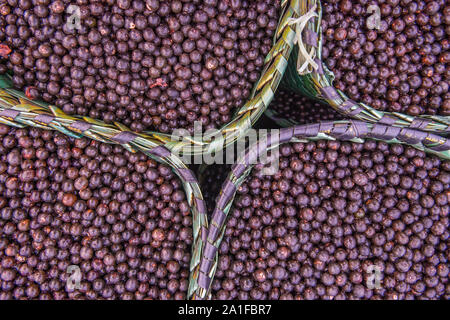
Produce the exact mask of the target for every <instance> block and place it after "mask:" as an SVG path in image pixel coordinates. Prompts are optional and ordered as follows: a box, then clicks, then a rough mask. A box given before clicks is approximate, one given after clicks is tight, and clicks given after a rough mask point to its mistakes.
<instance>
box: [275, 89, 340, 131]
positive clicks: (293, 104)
mask: <svg viewBox="0 0 450 320" xmlns="http://www.w3.org/2000/svg"><path fill="white" fill-rule="evenodd" d="M269 108H270V109H272V110H273V111H275V112H276V113H277V116H279V117H281V118H284V119H289V120H292V121H295V123H296V124H310V123H316V122H319V121H326V120H341V119H343V116H342V115H340V114H339V113H337V112H336V111H334V109H333V108H331V107H330V106H327V105H325V104H323V103H320V102H317V101H315V100H313V99H310V98H307V97H305V96H303V95H302V94H300V93H296V92H292V91H289V90H285V89H279V90H278V91H277V94H276V95H275V98H274V99H273V101H272V102H271V104H270V105H269Z"/></svg>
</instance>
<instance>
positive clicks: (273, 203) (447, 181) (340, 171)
mask: <svg viewBox="0 0 450 320" xmlns="http://www.w3.org/2000/svg"><path fill="white" fill-rule="evenodd" d="M280 153H281V157H280V160H279V165H280V169H279V172H278V173H276V174H275V175H273V176H263V175H262V174H261V173H260V172H259V171H258V170H254V171H253V172H252V173H251V175H250V176H249V177H248V178H247V180H246V182H245V183H243V184H242V185H241V186H240V188H239V189H238V196H237V197H236V200H235V203H234V207H233V208H232V209H231V211H230V214H229V220H228V222H227V228H226V232H225V237H224V240H223V242H222V244H221V245H220V250H219V264H218V268H217V273H216V276H215V279H214V281H213V285H212V295H213V298H214V299H240V300H246V299H256V300H262V299H449V298H450V294H449V289H450V287H449V285H450V284H449V282H448V280H449V264H448V252H449V247H448V244H449V199H448V190H449V185H450V162H449V161H448V160H445V161H444V160H440V159H439V158H436V157H434V156H428V155H425V154H424V153H423V152H421V151H418V150H416V149H414V148H412V147H407V146H403V145H400V144H393V145H389V144H386V143H384V142H375V141H367V142H365V143H364V144H357V143H350V142H338V141H328V142H327V141H317V142H310V143H294V144H287V145H283V146H281V147H280Z"/></svg>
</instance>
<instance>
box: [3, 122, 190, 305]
mask: <svg viewBox="0 0 450 320" xmlns="http://www.w3.org/2000/svg"><path fill="white" fill-rule="evenodd" d="M191 245H192V219H191V216H190V210H189V205H188V203H187V201H186V197H185V194H184V191H183V187H182V184H181V182H180V180H178V179H177V178H176V176H175V175H174V173H172V171H171V169H170V168H168V167H166V166H164V165H160V164H157V163H156V162H155V161H154V160H150V159H149V158H148V157H146V156H145V155H143V154H138V153H130V152H128V151H124V150H123V148H121V147H119V146H112V145H109V144H102V143H98V142H96V141H89V140H88V139H85V138H82V139H76V140H75V139H72V138H68V137H65V136H62V135H61V134H59V133H55V132H51V131H44V130H40V129H11V128H9V127H6V126H4V125H0V285H1V289H0V299H22V298H26V299H67V298H70V299H147V298H150V299H184V298H186V292H187V287H188V277H189V263H190V248H191ZM71 265H74V266H76V267H78V268H79V271H80V274H81V282H80V283H79V284H80V287H79V288H78V289H76V288H75V289H74V288H70V287H69V286H68V280H70V279H69V277H70V274H69V273H68V270H69V269H68V268H69V266H71Z"/></svg>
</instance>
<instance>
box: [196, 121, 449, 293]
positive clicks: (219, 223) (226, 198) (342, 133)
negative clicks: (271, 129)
mask: <svg viewBox="0 0 450 320" xmlns="http://www.w3.org/2000/svg"><path fill="white" fill-rule="evenodd" d="M322 139H325V140H345V141H352V142H357V143H363V142H364V140H365V139H375V140H381V141H385V142H387V143H400V144H406V145H410V146H413V147H415V148H417V149H419V150H422V151H425V152H428V153H432V154H435V155H437V156H439V157H441V158H443V159H450V140H448V139H446V138H443V137H441V136H438V135H436V134H433V133H428V132H423V131H418V130H413V129H409V128H399V127H392V126H386V125H383V124H372V123H366V122H362V121H355V120H350V121H335V122H332V121H328V122H320V123H317V124H308V125H301V126H296V127H291V128H284V129H281V131H280V133H279V135H277V136H275V135H272V136H268V138H267V139H265V140H264V141H260V142H258V143H255V144H253V145H252V146H250V147H249V148H248V149H247V150H246V152H245V153H244V155H243V156H242V157H240V158H239V160H238V161H237V162H236V164H235V165H233V167H232V169H231V172H230V173H229V175H228V177H227V179H226V180H225V182H224V183H223V185H222V190H221V192H220V195H219V198H218V200H217V203H216V208H215V209H214V211H213V213H212V218H211V221H210V226H209V229H208V235H207V238H206V241H205V242H204V245H205V248H204V249H203V256H202V259H201V262H200V275H199V277H198V283H199V285H200V286H201V287H202V288H203V291H202V293H204V294H203V295H201V296H197V297H196V298H197V299H206V298H209V295H210V293H209V291H210V288H211V284H212V280H213V279H214V275H215V273H216V269H217V261H218V249H219V246H220V243H221V241H222V239H223V236H224V233H225V228H226V221H227V216H228V213H229V211H230V209H231V206H232V204H233V200H234V197H235V195H236V191H237V190H238V188H239V187H240V185H241V184H242V183H243V182H244V181H245V178H246V177H247V176H248V175H249V173H250V172H251V170H252V168H253V166H252V165H250V164H253V163H256V161H255V160H256V159H258V157H259V155H260V154H261V152H264V151H266V150H268V149H271V148H273V147H276V146H278V145H280V144H283V143H289V142H308V141H313V140H322Z"/></svg>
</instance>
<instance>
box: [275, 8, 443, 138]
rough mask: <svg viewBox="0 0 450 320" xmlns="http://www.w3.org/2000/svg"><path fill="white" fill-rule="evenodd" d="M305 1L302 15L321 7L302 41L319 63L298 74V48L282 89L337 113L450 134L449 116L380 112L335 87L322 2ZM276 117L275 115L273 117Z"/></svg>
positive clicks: (286, 73)
mask: <svg viewBox="0 0 450 320" xmlns="http://www.w3.org/2000/svg"><path fill="white" fill-rule="evenodd" d="M304 2H305V3H307V4H308V6H306V5H304V6H301V14H302V15H304V14H305V13H306V12H308V8H310V7H312V6H313V5H314V4H317V5H318V9H317V13H318V15H319V17H318V18H315V19H311V20H310V23H309V24H308V25H307V26H306V28H305V34H306V35H305V34H304V35H303V38H305V41H304V43H305V46H306V48H307V49H308V50H309V49H310V48H311V47H315V48H317V57H316V59H315V60H314V61H315V62H316V63H317V65H318V68H317V69H316V70H314V71H313V72H311V73H309V74H305V75H299V74H298V72H297V68H296V61H297V56H298V54H299V52H298V48H297V47H295V48H294V50H293V52H292V54H291V57H290V59H289V66H288V68H287V70H286V72H285V76H284V79H283V84H282V85H283V86H286V87H288V88H290V89H293V90H296V91H301V92H302V93H303V94H305V95H306V96H308V97H311V98H316V99H319V100H321V101H324V102H326V103H328V104H329V105H330V106H331V107H332V108H333V109H335V110H336V111H339V112H340V113H342V114H344V115H347V116H350V117H352V118H355V119H358V120H363V121H368V122H373V123H381V124H386V125H392V126H397V127H405V128H411V129H420V130H423V131H429V132H435V133H448V132H450V117H449V116H433V115H421V116H410V115H406V114H403V113H399V112H384V111H379V110H376V109H374V108H372V107H370V106H368V105H366V104H364V103H358V102H355V101H353V100H351V99H349V98H348V97H347V96H346V95H345V93H343V92H342V91H341V90H338V89H336V88H334V87H333V80H334V74H333V73H332V72H331V71H330V70H328V68H327V67H326V66H325V64H324V63H323V61H322V29H321V27H320V24H321V20H322V8H321V7H320V0H305V1H304ZM273 115H274V113H272V114H270V116H273ZM279 116H282V115H279Z"/></svg>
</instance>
